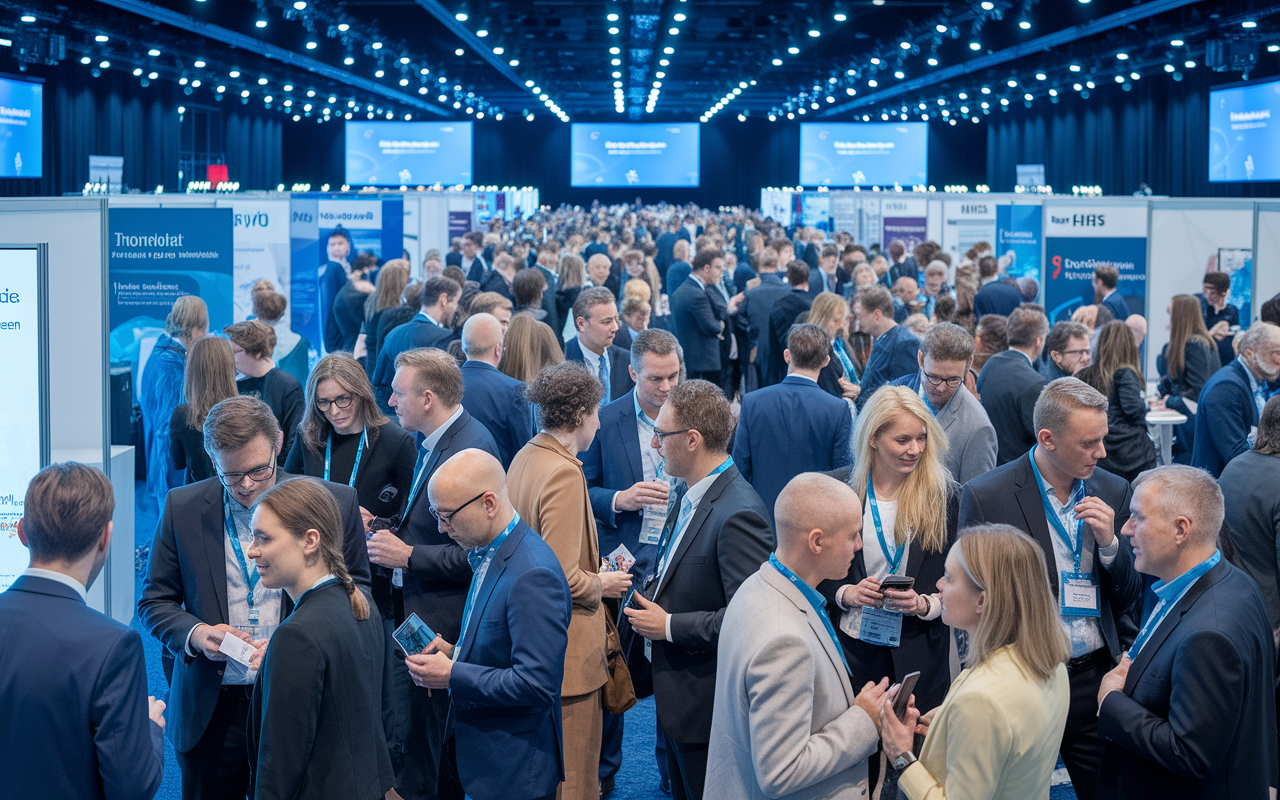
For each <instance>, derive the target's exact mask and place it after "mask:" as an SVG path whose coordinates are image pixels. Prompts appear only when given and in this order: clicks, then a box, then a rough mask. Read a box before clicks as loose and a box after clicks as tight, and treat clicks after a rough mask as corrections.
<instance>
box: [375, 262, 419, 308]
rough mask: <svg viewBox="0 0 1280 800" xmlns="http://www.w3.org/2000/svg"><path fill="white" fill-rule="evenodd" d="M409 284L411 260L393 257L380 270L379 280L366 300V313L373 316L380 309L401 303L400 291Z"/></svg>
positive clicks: (393, 306)
mask: <svg viewBox="0 0 1280 800" xmlns="http://www.w3.org/2000/svg"><path fill="white" fill-rule="evenodd" d="M408 284H409V262H408V261H407V260H405V259H403V258H393V259H391V260H390V261H388V262H387V263H385V264H383V265H382V269H380V270H378V282H377V284H375V288H374V290H373V292H372V293H370V295H369V296H368V297H366V298H365V301H364V315H365V316H366V317H372V316H373V315H374V314H377V313H378V312H379V311H382V310H383V309H387V308H395V307H396V306H398V305H400V293H401V292H403V291H404V287H405V286H407V285H408Z"/></svg>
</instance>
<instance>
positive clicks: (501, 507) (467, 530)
mask: <svg viewBox="0 0 1280 800" xmlns="http://www.w3.org/2000/svg"><path fill="white" fill-rule="evenodd" d="M427 497H428V498H430V500H431V507H432V508H433V509H436V510H437V511H438V512H439V513H440V528H441V530H443V531H444V532H445V533H447V534H448V535H449V538H451V539H453V540H454V541H455V542H457V543H458V544H460V545H462V546H463V547H465V548H467V549H470V548H472V547H479V546H481V545H485V544H488V543H489V542H491V541H493V539H494V537H496V536H497V535H498V532H499V531H501V530H502V529H503V528H504V527H506V525H507V523H508V522H509V521H511V517H512V515H513V514H514V513H515V512H514V511H513V509H512V508H511V501H510V500H508V499H507V476H506V473H505V472H503V470H502V464H500V463H499V462H498V459H496V458H494V457H493V456H491V455H489V454H488V453H486V452H484V451H483V450H476V449H474V448H472V449H468V450H463V451H462V452H460V453H457V454H455V455H454V456H452V457H451V458H449V459H448V460H447V461H445V462H444V463H443V464H441V465H440V467H439V468H438V469H437V470H436V473H435V474H434V475H432V476H431V480H430V481H429V482H428V483H427Z"/></svg>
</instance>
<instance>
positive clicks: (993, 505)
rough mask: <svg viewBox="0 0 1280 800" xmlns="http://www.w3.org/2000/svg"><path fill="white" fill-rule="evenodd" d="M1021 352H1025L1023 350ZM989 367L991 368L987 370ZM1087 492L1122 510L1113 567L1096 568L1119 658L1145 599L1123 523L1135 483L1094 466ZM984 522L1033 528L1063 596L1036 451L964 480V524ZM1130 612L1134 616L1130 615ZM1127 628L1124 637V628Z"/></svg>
mask: <svg viewBox="0 0 1280 800" xmlns="http://www.w3.org/2000/svg"><path fill="white" fill-rule="evenodd" d="M1019 357H1020V358H1021V356H1019ZM984 372H985V370H984ZM1084 489H1085V493H1086V494H1089V495H1091V496H1094V497H1097V498H1099V499H1100V500H1102V502H1104V503H1106V504H1107V505H1109V506H1111V507H1112V508H1113V509H1115V512H1116V522H1115V535H1116V536H1118V537H1119V538H1120V550H1119V552H1118V553H1117V554H1116V560H1115V561H1113V562H1112V563H1111V566H1110V568H1104V567H1102V566H1101V562H1100V561H1099V559H1098V558H1097V557H1096V556H1097V554H1096V551H1095V557H1094V560H1093V571H1094V573H1095V574H1096V575H1097V576H1098V584H1099V586H1100V587H1101V594H1102V618H1101V619H1100V620H1099V622H1100V623H1101V627H1102V638H1103V639H1104V640H1106V643H1107V649H1108V650H1110V651H1111V656H1112V658H1114V659H1116V660H1117V661H1119V659H1120V654H1121V652H1122V651H1123V650H1124V648H1126V647H1128V646H1129V643H1130V642H1132V641H1133V636H1134V634H1135V633H1136V631H1137V629H1136V627H1135V626H1134V625H1133V621H1132V620H1133V619H1137V618H1138V616H1139V612H1140V610H1141V608H1140V605H1139V604H1140V603H1141V602H1142V591H1143V588H1142V587H1143V585H1142V576H1141V575H1140V574H1139V573H1138V571H1137V570H1136V569H1135V568H1134V566H1133V549H1132V546H1131V545H1130V543H1129V540H1128V537H1126V536H1120V529H1121V528H1122V527H1124V524H1125V522H1127V521H1128V520H1129V501H1130V500H1131V499H1133V489H1132V488H1130V486H1129V482H1128V481H1126V480H1125V479H1123V478H1120V477H1118V476H1116V475H1112V474H1111V473H1110V472H1107V471H1106V470H1104V469H1101V468H1097V469H1094V471H1093V475H1092V476H1091V477H1090V478H1089V479H1088V480H1086V481H1085V482H1084ZM984 522H989V523H1002V524H1005V525H1012V526H1013V527H1015V528H1017V529H1018V530H1020V531H1022V532H1023V533H1026V534H1028V535H1029V536H1031V538H1033V539H1035V540H1036V542H1038V543H1039V544H1040V549H1041V550H1043V551H1044V560H1045V564H1046V566H1047V568H1048V570H1049V586H1050V588H1051V589H1053V596H1054V598H1055V600H1054V601H1055V602H1057V597H1058V579H1059V574H1058V572H1059V570H1058V565H1057V562H1055V561H1054V558H1053V540H1052V539H1051V538H1050V537H1052V536H1057V534H1056V533H1054V532H1052V531H1051V530H1050V529H1049V521H1048V520H1046V519H1045V517H1044V504H1043V502H1042V501H1041V499H1040V487H1039V486H1037V485H1036V476H1035V473H1034V472H1033V471H1032V470H1031V454H1030V453H1028V454H1026V455H1024V456H1022V457H1021V458H1019V459H1018V460H1016V461H1013V462H1011V463H1009V464H1005V465H1004V466H1003V467H996V468H995V469H993V470H991V471H990V472H986V473H983V474H982V475H979V476H978V477H976V478H974V479H973V480H971V481H969V482H968V483H966V484H965V485H964V490H963V492H962V493H961V495H960V527H961V528H967V527H969V526H970V525H980V524H982V523H984ZM1126 614H1128V615H1130V617H1128V618H1127V617H1126ZM1122 632H1123V634H1124V636H1123V639H1122V638H1121V633H1122Z"/></svg>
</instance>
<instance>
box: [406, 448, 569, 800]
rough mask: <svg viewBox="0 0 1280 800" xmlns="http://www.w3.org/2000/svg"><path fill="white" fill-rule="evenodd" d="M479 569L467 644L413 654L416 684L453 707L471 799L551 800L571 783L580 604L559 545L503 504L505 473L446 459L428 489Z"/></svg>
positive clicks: (435, 508) (484, 461)
mask: <svg viewBox="0 0 1280 800" xmlns="http://www.w3.org/2000/svg"><path fill="white" fill-rule="evenodd" d="M427 494H428V496H429V498H430V501H429V503H430V508H431V510H432V512H433V513H434V514H436V515H438V516H439V518H440V527H441V529H442V530H444V531H446V532H447V533H448V535H449V537H450V538H451V539H453V540H454V541H455V542H457V544H458V545H459V546H460V547H459V549H461V550H463V551H464V552H465V553H466V557H467V560H468V561H469V562H470V563H471V564H472V566H473V568H474V571H473V573H472V579H471V583H470V586H469V588H468V591H467V601H466V613H465V619H464V622H463V626H462V628H461V632H460V635H459V638H458V639H456V640H455V641H453V642H452V643H450V642H448V641H447V640H446V639H444V638H443V637H441V636H439V635H437V637H436V639H435V641H434V642H432V645H431V647H429V648H428V649H427V652H425V653H421V654H417V655H410V656H409V657H408V660H407V664H408V669H409V672H410V674H411V675H412V676H413V680H414V682H415V683H417V684H418V685H419V686H421V687H424V691H425V690H432V691H433V692H434V694H445V692H444V691H442V690H445V689H447V690H448V696H449V697H450V698H451V699H452V703H453V709H452V716H453V720H454V730H455V736H456V737H457V740H458V757H457V764H458V777H459V779H460V780H461V783H462V788H463V789H464V790H466V793H467V797H471V798H474V800H551V798H554V797H555V796H556V787H557V786H558V785H560V782H561V781H562V780H563V779H564V768H563V764H562V760H561V746H562V741H563V740H562V739H561V732H560V682H561V681H562V680H563V679H564V656H565V649H566V646H567V644H568V631H569V617H570V613H571V609H572V601H571V600H570V599H569V585H568V584H567V583H566V582H565V578H564V571H563V570H562V569H561V567H560V562H559V561H558V560H557V558H556V555H555V553H554V552H552V550H551V547H550V546H549V545H547V544H546V543H545V542H544V541H542V539H541V538H540V537H539V536H538V535H537V534H536V533H534V532H533V531H532V530H530V529H529V526H528V525H526V524H525V523H524V521H523V520H521V519H520V515H519V514H517V513H516V512H515V509H514V508H512V506H511V501H510V500H509V499H508V497H507V487H506V480H505V476H504V475H503V474H502V465H501V464H500V463H498V460H497V459H496V458H495V457H493V456H492V455H490V454H488V453H485V452H483V451H480V450H464V451H462V452H460V453H457V454H455V455H454V456H452V457H450V458H449V460H447V461H445V462H444V463H443V464H441V465H440V467H439V468H438V469H437V470H436V472H435V474H434V475H432V477H431V481H430V483H429V484H428V485H427Z"/></svg>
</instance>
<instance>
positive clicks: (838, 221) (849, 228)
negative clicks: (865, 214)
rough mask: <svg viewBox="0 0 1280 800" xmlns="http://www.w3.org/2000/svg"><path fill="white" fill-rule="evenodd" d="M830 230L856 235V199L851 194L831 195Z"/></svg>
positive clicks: (855, 196)
mask: <svg viewBox="0 0 1280 800" xmlns="http://www.w3.org/2000/svg"><path fill="white" fill-rule="evenodd" d="M831 229H832V231H833V232H834V231H844V232H845V233H847V234H849V235H850V236H853V237H857V235H858V197H857V195H855V194H854V193H853V192H832V193H831Z"/></svg>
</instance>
